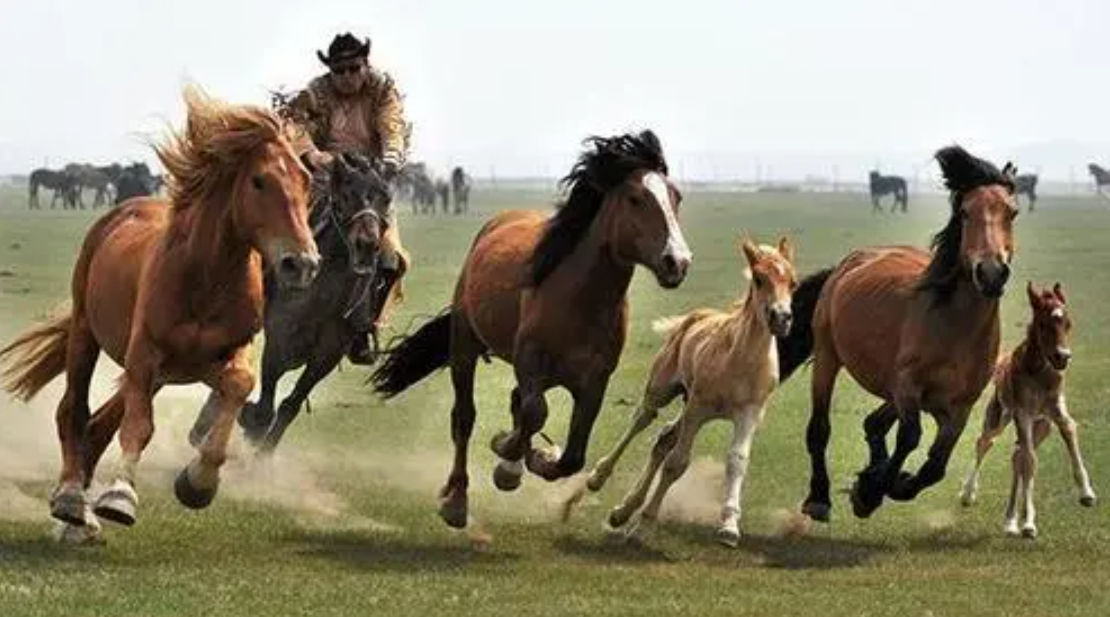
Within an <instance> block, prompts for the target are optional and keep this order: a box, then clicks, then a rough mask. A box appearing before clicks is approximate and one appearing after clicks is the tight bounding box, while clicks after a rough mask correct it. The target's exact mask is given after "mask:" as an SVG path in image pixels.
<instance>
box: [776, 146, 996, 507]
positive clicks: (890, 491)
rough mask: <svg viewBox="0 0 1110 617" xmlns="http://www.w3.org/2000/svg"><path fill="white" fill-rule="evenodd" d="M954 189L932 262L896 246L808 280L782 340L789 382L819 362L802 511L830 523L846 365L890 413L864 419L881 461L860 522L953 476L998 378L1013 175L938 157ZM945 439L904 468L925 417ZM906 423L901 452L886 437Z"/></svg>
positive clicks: (874, 458)
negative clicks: (970, 421)
mask: <svg viewBox="0 0 1110 617" xmlns="http://www.w3.org/2000/svg"><path fill="white" fill-rule="evenodd" d="M936 159H937V161H938V162H939V163H940V167H941V170H942V172H943V173H944V179H945V183H946V186H947V187H948V189H949V191H950V192H951V199H950V201H951V216H950V218H949V220H948V224H947V226H945V228H944V230H942V231H941V232H940V233H938V234H937V235H936V236H935V237H934V238H933V251H932V254H930V253H929V252H927V251H923V250H921V249H917V248H912V247H905V246H893V247H874V248H866V249H860V250H857V251H855V252H853V253H851V254H850V255H848V257H847V258H845V259H844V260H843V261H842V262H840V264H839V265H837V266H836V267H835V268H832V269H829V270H825V271H822V272H819V273H817V274H815V275H813V276H811V277H809V278H808V279H806V280H804V281H803V282H802V284H801V285H800V287H799V288H798V290H797V291H796V292H795V294H794V299H793V311H794V318H795V320H796V322H795V327H794V329H793V330H792V331H791V333H790V336H789V337H787V338H786V339H780V341H779V358H780V363H781V372H782V378H783V380H785V379H786V378H787V377H789V376H790V374H791V373H792V372H793V371H794V370H795V369H797V368H798V366H799V365H801V363H802V362H804V361H805V360H806V359H807V358H809V357H810V355H812V356H813V381H812V399H813V411H812V415H811V417H810V420H809V427H808V430H807V434H806V441H807V444H808V449H809V455H810V459H811V465H812V470H811V478H810V489H809V496H808V497H806V500H805V502H804V504H803V506H802V510H803V512H805V513H806V514H807V515H809V516H810V517H811V518H813V519H815V520H819V521H827V520H828V518H829V514H830V510H831V507H832V505H831V502H830V500H829V476H828V471H827V469H826V466H825V449H826V447H827V446H828V441H829V433H830V426H829V405H830V402H831V399H832V393H833V387H834V385H835V383H836V377H837V374H838V373H839V372H840V369H841V368H846V369H848V372H849V373H850V374H851V375H852V377H853V378H854V379H855V380H856V381H857V382H858V383H859V384H860V385H861V386H863V388H864V389H866V390H867V391H868V392H870V393H871V394H873V395H875V396H877V397H879V398H881V399H883V401H884V402H883V404H882V405H881V406H880V407H879V408H878V409H876V410H875V411H874V412H872V413H871V414H870V415H869V416H868V417H867V420H866V421H865V422H864V430H865V432H866V435H867V443H868V445H869V447H870V451H871V461H870V463H869V464H868V466H867V468H866V469H864V470H863V471H862V472H861V473H860V474H859V479H858V481H857V482H856V483H855V485H854V486H853V487H852V491H851V498H852V509H853V511H854V512H855V514H856V516H858V517H861V518H865V517H867V516H870V515H871V513H872V512H874V511H875V510H876V509H877V508H878V507H879V506H880V505H881V504H882V500H883V497H884V496H888V497H890V498H891V499H894V500H896V501H908V500H911V499H913V498H914V497H915V496H916V495H917V494H918V493H919V492H920V491H921V490H922V489H924V488H926V487H928V486H930V485H932V484H935V483H936V482H939V481H940V479H941V478H943V477H944V473H945V469H946V467H947V465H948V458H949V456H950V455H951V454H952V449H953V448H954V447H955V445H956V442H957V441H958V440H959V437H960V434H961V433H963V430H964V425H965V424H966V423H967V418H968V414H969V413H970V411H971V408H972V406H973V405H974V404H975V401H976V400H978V398H979V395H980V394H981V393H982V392H983V388H985V387H986V385H987V383H988V382H989V381H990V378H991V373H992V370H993V367H994V362H995V359H996V358H997V357H998V346H999V331H1000V326H999V317H998V306H999V298H1000V297H1001V296H1002V294H1003V291H1004V289H1005V285H1006V281H1007V279H1008V278H1009V275H1010V265H1009V264H1010V260H1011V259H1012V258H1013V254H1014V246H1013V244H1014V243H1013V221H1014V218H1015V217H1016V216H1017V213H1018V210H1017V207H1016V204H1015V201H1014V180H1013V178H1014V173H1015V170H1014V168H1013V166H1012V165H1009V164H1007V165H1006V167H1005V168H1004V169H1002V170H1001V171H999V170H998V168H997V167H995V166H994V165H992V164H991V163H989V162H987V161H984V160H981V159H978V158H976V157H974V156H972V155H970V154H968V153H967V152H966V151H965V150H964V149H963V148H960V147H959V146H951V147H947V148H943V149H941V150H940V151H938V152H937V153H936ZM922 411H926V412H928V413H930V414H931V415H932V416H933V417H934V418H935V420H936V422H937V427H938V430H937V436H936V439H935V441H934V442H933V445H932V447H931V448H930V449H929V456H928V459H927V460H926V462H925V463H924V464H923V465H922V467H921V468H920V469H919V470H918V472H917V473H916V474H910V473H908V472H905V471H902V465H903V464H904V463H905V461H906V458H907V457H908V456H909V455H910V453H911V452H912V451H913V450H914V449H916V448H917V445H918V442H919V441H920V439H921V412H922ZM896 421H897V422H898V436H897V444H896V446H895V448H894V453H893V454H892V455H889V454H888V452H887V444H886V435H887V433H888V432H889V431H890V429H891V428H892V427H893V425H894V423H895V422H896Z"/></svg>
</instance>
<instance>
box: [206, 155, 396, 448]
mask: <svg viewBox="0 0 1110 617" xmlns="http://www.w3.org/2000/svg"><path fill="white" fill-rule="evenodd" d="M312 195H313V206H312V213H311V215H310V219H309V220H310V222H311V223H312V228H313V233H314V236H315V239H316V245H317V247H319V250H320V255H321V257H322V258H323V259H322V263H321V269H320V273H319V274H318V275H317V276H316V279H315V280H314V281H313V283H312V286H311V287H309V288H308V289H307V290H304V291H299V292H290V291H286V290H281V289H278V288H277V287H276V286H275V285H272V284H271V281H269V280H267V282H266V309H265V337H266V344H265V347H264V349H263V352H262V392H261V394H260V397H259V399H258V401H257V402H255V403H248V404H247V405H246V406H245V407H244V408H243V410H242V411H241V412H240V414H239V424H240V426H242V427H243V429H244V432H245V435H246V437H247V439H248V440H249V441H251V442H252V443H254V444H255V445H256V446H257V447H258V448H259V450H260V451H261V452H264V453H266V452H270V451H272V450H273V449H274V448H276V447H277V445H278V442H280V441H281V437H282V435H283V434H284V433H285V430H286V429H287V428H288V427H289V424H290V423H292V422H293V420H294V419H295V418H296V417H297V414H298V413H299V412H300V410H301V406H302V405H303V404H304V403H305V401H307V400H308V395H309V393H311V392H312V389H313V388H314V387H315V386H316V384H317V383H319V382H320V381H321V380H322V379H324V378H325V377H327V376H328V375H329V374H330V373H331V372H332V371H333V370H334V369H335V367H336V366H337V365H338V364H339V361H340V360H341V359H342V358H343V356H344V354H346V352H347V350H348V349H349V348H350V346H351V341H352V340H353V338H354V336H355V332H356V329H355V325H356V324H355V323H354V320H356V319H365V318H366V317H365V316H366V315H367V314H368V311H366V310H364V309H365V307H364V306H363V303H364V302H374V303H376V304H380V302H381V301H382V300H384V292H385V289H382V287H383V286H382V285H380V282H379V281H378V280H377V277H376V274H377V259H378V251H379V243H380V240H381V234H382V233H383V231H384V228H383V225H384V221H385V220H386V219H385V215H386V209H387V208H388V207H389V205H390V200H391V195H390V189H389V184H388V183H387V181H386V180H385V179H384V178H383V177H382V176H381V175H380V174H379V172H378V171H377V169H375V167H374V166H373V165H372V164H371V163H370V161H369V160H368V159H366V158H364V157H361V156H359V155H348V154H345V155H342V156H337V157H335V159H334V160H333V162H332V163H330V164H329V165H328V166H327V167H325V168H322V169H319V170H318V171H317V172H316V173H314V174H313V188H312ZM374 308H376V306H375V307H374ZM360 325H363V326H366V325H367V324H360ZM364 331H365V330H364ZM302 366H303V367H305V368H304V371H303V372H302V373H301V375H300V377H299V378H298V379H297V384H296V386H295V387H294V389H293V392H291V393H290V394H289V396H288V397H286V398H285V400H283V401H282V402H281V404H280V405H279V406H278V408H277V413H276V414H275V412H274V395H275V390H276V389H277V384H278V380H280V379H281V377H282V376H283V375H284V374H285V373H286V372H288V371H292V370H295V369H297V368H300V367H302ZM208 411H209V410H208V409H207V408H205V409H203V410H202V411H201V414H200V416H199V417H198V418H197V422H196V425H195V426H194V427H193V430H192V432H191V433H190V435H189V439H190V441H192V442H193V443H194V444H197V443H200V442H201V441H202V440H203V438H204V436H205V435H206V434H207V432H208V429H209V428H210V426H211V421H212V420H213V419H214V418H213V417H211V416H212V415H213V414H209V413H208Z"/></svg>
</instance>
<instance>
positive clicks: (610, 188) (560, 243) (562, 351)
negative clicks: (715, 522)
mask: <svg viewBox="0 0 1110 617" xmlns="http://www.w3.org/2000/svg"><path fill="white" fill-rule="evenodd" d="M586 145H587V150H586V151H585V152H583V153H582V155H581V156H580V157H579V159H578V162H577V164H576V165H575V166H574V168H573V169H572V170H571V172H570V174H569V175H567V177H566V178H564V179H563V182H562V186H563V187H564V188H565V189H567V190H568V191H569V195H568V197H567V198H566V200H565V201H564V202H563V203H562V204H561V205H560V206H559V209H558V211H557V213H556V214H555V215H554V216H553V217H550V218H549V217H548V216H547V215H545V214H543V213H540V212H521V211H515V212H505V213H502V214H500V215H498V216H496V217H495V218H493V219H492V220H491V221H489V222H488V223H486V225H485V226H484V227H483V228H482V230H481V231H480V232H479V233H478V237H477V238H476V239H475V240H474V244H473V245H472V247H471V249H470V254H469V255H468V256H467V258H466V261H465V263H464V265H463V270H462V273H461V274H460V275H459V279H458V283H457V285H456V287H455V295H454V300H453V301H452V304H451V307H450V309H449V310H447V311H445V312H444V314H443V315H441V316H439V317H437V318H436V319H433V320H432V321H431V322H429V323H427V324H425V325H424V326H423V327H422V328H420V330H418V331H417V332H416V333H415V334H413V335H411V336H409V337H407V338H406V339H404V340H403V342H402V343H401V344H400V345H399V346H397V347H396V348H395V349H394V350H392V351H391V352H390V353H388V354H387V358H386V361H385V362H384V363H383V364H382V365H381V366H380V367H379V368H378V370H377V371H375V373H374V376H373V380H374V384H375V389H376V390H377V392H379V393H380V394H383V395H384V396H386V397H392V396H394V395H396V394H399V393H401V392H403V391H404V390H405V389H407V388H408V387H409V386H411V385H413V384H415V383H416V382H418V381H420V380H421V379H423V378H424V377H426V376H428V375H430V374H431V373H433V372H434V371H435V370H437V369H439V368H441V367H443V366H446V365H450V367H451V381H452V384H453V385H454V390H455V402H454V407H453V408H452V411H451V433H452V438H453V440H454V442H455V462H454V466H453V468H452V470H451V474H450V476H449V477H448V479H447V484H446V486H444V488H443V490H442V493H441V499H442V502H441V504H440V516H442V517H443V519H444V521H445V522H446V523H447V524H448V525H451V526H452V527H464V526H465V525H466V522H467V486H468V483H469V478H468V475H467V448H468V445H469V441H470V434H471V431H472V430H473V427H474V417H475V414H476V410H475V408H474V370H475V366H476V364H477V362H478V359H479V358H481V357H483V356H485V355H487V354H489V353H492V354H493V355H496V356H497V357H499V358H501V359H502V360H505V361H506V362H509V363H510V364H512V365H513V368H514V371H515V374H516V387H514V388H513V391H512V404H511V409H512V415H513V430H512V431H511V432H502V433H500V434H498V435H497V437H495V438H494V440H493V450H494V452H495V453H496V454H497V455H498V456H499V457H500V458H501V459H502V460H501V462H500V463H499V464H498V466H497V468H496V469H495V471H494V482H495V484H496V485H497V487H498V488H500V489H501V490H505V491H511V490H514V489H516V488H517V487H518V486H519V485H520V481H521V476H522V475H523V472H524V469H523V465H522V464H521V459H525V461H526V463H527V466H528V469H529V470H531V471H532V472H533V473H535V474H537V475H539V476H541V477H543V478H544V479H546V480H556V479H559V478H565V477H567V476H570V475H573V474H575V473H577V472H578V471H579V470H581V469H582V467H583V466H584V465H585V461H586V447H587V444H588V442H589V438H590V432H591V431H592V429H593V425H594V420H595V419H596V418H597V414H598V411H599V410H600V408H601V402H602V397H603V396H604V394H605V388H606V386H607V385H608V383H609V376H610V375H611V374H612V373H613V370H614V369H616V367H617V362H618V360H619V359H620V355H621V350H622V349H623V348H624V342H625V337H626V335H627V330H628V297H627V296H628V286H629V284H630V283H631V282H632V274H633V270H634V268H635V265H636V264H640V265H642V266H645V267H646V268H648V269H649V270H651V271H652V272H653V273H654V274H655V277H656V280H657V281H658V283H659V284H660V285H661V286H663V287H665V288H668V289H669V288H674V287H677V286H678V285H679V284H681V283H682V281H683V279H684V278H685V276H686V271H687V268H688V267H689V265H690V259H691V254H690V250H689V249H688V248H687V246H686V240H685V239H684V238H683V236H682V230H681V228H680V227H679V224H678V219H677V214H678V205H679V201H680V196H679V193H678V191H677V190H676V189H675V187H674V185H673V184H672V183H671V181H670V180H669V179H668V177H667V163H666V160H665V159H664V156H663V151H662V147H661V145H660V143H659V140H658V138H657V137H656V136H655V134H654V133H652V132H651V131H644V132H642V133H639V134H635V135H633V134H627V135H621V136H616V137H611V138H601V137H592V138H590V139H588V140H587V141H586ZM560 386H561V387H563V388H565V389H566V390H568V391H569V392H570V394H571V396H572V397H573V399H574V412H573V416H572V418H571V424H570V431H569V436H568V438H567V448H566V451H565V452H563V453H562V455H561V456H559V454H558V453H557V452H556V451H555V449H552V450H540V449H533V448H532V437H533V435H535V434H536V433H537V432H539V431H540V430H541V429H543V426H544V423H545V422H546V420H547V402H546V401H545V398H544V393H545V392H546V391H547V390H549V389H551V388H555V387H560Z"/></svg>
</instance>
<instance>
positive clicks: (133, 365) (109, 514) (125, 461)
mask: <svg viewBox="0 0 1110 617" xmlns="http://www.w3.org/2000/svg"><path fill="white" fill-rule="evenodd" d="M145 352H146V350H145V349H144V348H142V347H138V346H137V345H134V344H133V345H132V346H131V348H130V349H128V353H127V355H128V363H127V364H128V367H127V371H126V373H125V374H124V377H123V384H122V386H121V387H120V394H121V396H122V397H123V404H124V411H123V418H122V420H121V422H120V431H119V443H120V449H121V450H122V452H121V454H120V459H119V463H118V466H117V469H116V477H115V480H114V481H113V482H112V484H111V485H109V487H108V489H107V490H105V491H104V492H103V493H102V494H101V495H100V497H99V498H98V499H97V501H96V506H95V508H94V509H93V511H94V512H96V515H97V516H99V517H100V518H105V519H108V520H110V521H113V522H116V523H119V524H121V525H127V526H130V525H134V524H135V520H136V516H137V510H138V507H139V495H138V493H137V492H136V491H135V472H136V469H137V467H138V465H139V459H140V458H141V457H142V453H143V450H145V449H146V446H147V445H148V444H149V443H150V438H151V437H152V436H153V435H154V418H153V415H154V408H153V397H154V389H155V386H154V380H153V370H152V367H151V365H152V364H153V361H152V359H151V358H150V357H149V355H148V354H147V353H145Z"/></svg>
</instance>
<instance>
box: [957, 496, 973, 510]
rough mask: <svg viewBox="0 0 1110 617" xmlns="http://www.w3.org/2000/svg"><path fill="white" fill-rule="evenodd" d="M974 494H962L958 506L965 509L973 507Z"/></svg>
mask: <svg viewBox="0 0 1110 617" xmlns="http://www.w3.org/2000/svg"><path fill="white" fill-rule="evenodd" d="M975 498H976V495H975V493H964V494H962V495H960V505H961V506H963V507H965V508H970V507H971V506H973V505H975Z"/></svg>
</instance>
